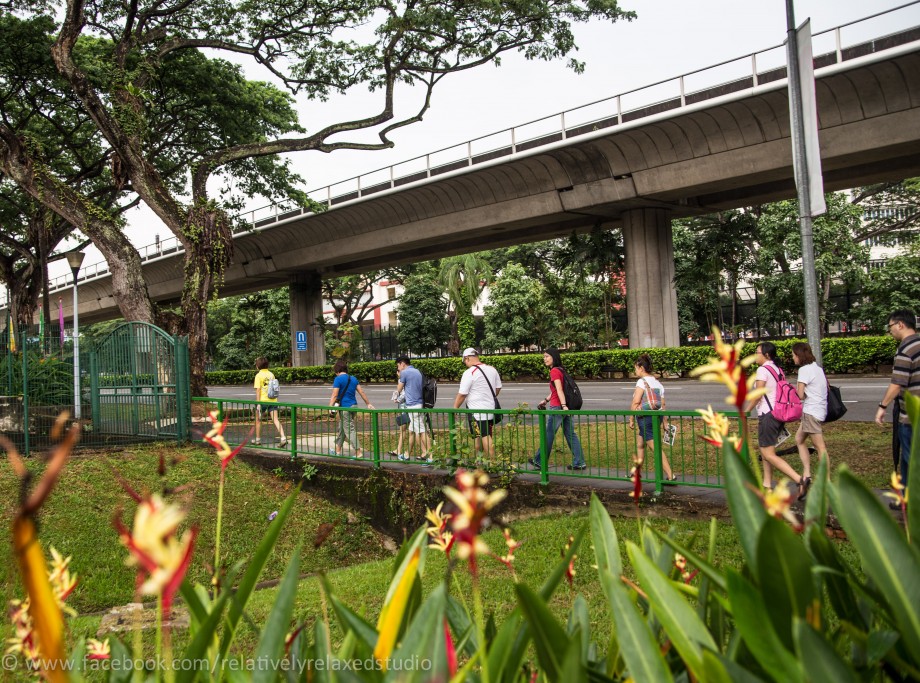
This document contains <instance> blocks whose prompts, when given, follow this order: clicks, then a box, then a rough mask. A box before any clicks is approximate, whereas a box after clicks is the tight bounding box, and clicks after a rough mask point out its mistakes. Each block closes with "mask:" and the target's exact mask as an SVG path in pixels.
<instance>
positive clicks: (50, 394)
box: [0, 348, 82, 406]
mask: <svg viewBox="0 0 920 683" xmlns="http://www.w3.org/2000/svg"><path fill="white" fill-rule="evenodd" d="M72 351H73V349H71V353H69V354H68V355H67V356H65V357H64V358H61V357H60V355H59V354H54V353H52V354H49V353H45V352H43V351H42V350H40V349H34V348H29V349H27V350H26V351H25V352H24V353H25V354H26V357H25V359H23V357H22V353H23V352H22V351H20V352H19V353H4V354H3V355H2V357H0V387H3V391H4V392H6V393H8V394H9V395H12V396H22V394H23V371H22V364H23V361H25V363H26V364H27V366H28V393H29V403H30V404H31V405H33V406H72V405H73V353H72ZM80 355H81V356H82V354H80ZM11 365H12V367H10V366H11ZM9 379H12V382H11V383H10V381H9Z"/></svg>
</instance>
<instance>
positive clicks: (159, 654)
mask: <svg viewBox="0 0 920 683" xmlns="http://www.w3.org/2000/svg"><path fill="white" fill-rule="evenodd" d="M162 661H163V600H162V599H158V600H157V659H156V670H157V672H156V680H157V681H159V680H160V662H162Z"/></svg>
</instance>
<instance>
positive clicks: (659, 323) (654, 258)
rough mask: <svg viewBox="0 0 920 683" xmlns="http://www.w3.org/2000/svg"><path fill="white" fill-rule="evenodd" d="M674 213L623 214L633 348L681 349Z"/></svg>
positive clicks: (630, 339) (660, 211) (630, 334)
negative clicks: (677, 347) (671, 214)
mask: <svg viewBox="0 0 920 683" xmlns="http://www.w3.org/2000/svg"><path fill="white" fill-rule="evenodd" d="M670 213H671V212H670V211H668V210H667V209H634V210H632V211H627V212H625V213H624V214H623V244H624V246H625V248H626V312H627V315H628V319H629V348H631V349H639V348H647V347H652V346H658V347H662V346H680V332H679V329H678V324H677V293H676V292H675V291H674V239H673V235H672V232H671V217H670Z"/></svg>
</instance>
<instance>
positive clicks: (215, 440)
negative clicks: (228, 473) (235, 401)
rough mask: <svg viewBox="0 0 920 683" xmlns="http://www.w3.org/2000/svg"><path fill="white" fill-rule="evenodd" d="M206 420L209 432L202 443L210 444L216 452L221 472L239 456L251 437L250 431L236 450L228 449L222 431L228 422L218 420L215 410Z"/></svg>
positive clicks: (228, 445)
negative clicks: (209, 422) (209, 424)
mask: <svg viewBox="0 0 920 683" xmlns="http://www.w3.org/2000/svg"><path fill="white" fill-rule="evenodd" d="M208 419H209V420H211V425H212V427H211V430H210V431H209V432H208V433H207V434H205V435H204V439H203V440H204V441H206V442H207V443H209V444H211V445H212V446H213V447H214V449H215V450H216V451H217V455H218V457H219V458H220V469H221V472H223V471H224V470H225V469H227V465H229V464H230V462H231V461H232V460H233V459H234V458H235V457H236V456H237V455H238V454H239V452H240V451H241V450H243V447H244V446H245V445H246V444H247V442H248V441H249V437H250V436H252V429H255V427H253V428H252V429H250V430H249V434H248V435H247V436H246V438H245V439H243V442H242V443H241V444H240V445H239V446H237V447H236V448H230V444H228V443H227V440H226V439H225V438H224V430H225V429H226V428H227V423H228V422H229V420H220V419H219V415H218V413H217V411H216V410H212V411H210V412H209V413H208Z"/></svg>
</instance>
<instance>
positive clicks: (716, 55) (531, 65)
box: [53, 0, 920, 275]
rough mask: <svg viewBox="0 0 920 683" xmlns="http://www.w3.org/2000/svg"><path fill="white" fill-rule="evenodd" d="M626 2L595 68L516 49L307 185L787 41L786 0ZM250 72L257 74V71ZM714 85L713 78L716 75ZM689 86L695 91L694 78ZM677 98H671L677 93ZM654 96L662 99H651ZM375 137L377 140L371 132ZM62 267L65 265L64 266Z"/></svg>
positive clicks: (598, 39) (849, 15)
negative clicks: (373, 148)
mask: <svg viewBox="0 0 920 683" xmlns="http://www.w3.org/2000/svg"><path fill="white" fill-rule="evenodd" d="M903 4H906V3H905V2H904V1H903V0H902V1H900V2H898V1H896V0H796V1H795V18H796V23H797V24H800V23H801V22H803V21H804V20H805V19H806V18H811V26H812V32H813V33H817V32H819V31H823V30H825V29H829V28H833V27H835V26H838V25H841V24H844V23H847V22H851V21H853V20H856V19H860V18H862V17H866V16H869V15H871V14H874V13H876V12H880V11H883V10H887V9H891V8H895V7H899V6H901V5H903ZM621 6H622V7H623V8H624V9H630V10H634V11H636V12H637V14H638V18H637V19H636V20H635V21H632V22H617V23H615V24H612V25H611V24H603V25H602V24H600V23H592V24H588V25H579V26H576V36H577V43H578V45H579V48H580V49H579V51H578V53H577V55H576V57H577V58H578V59H579V60H581V61H584V62H586V64H587V66H586V70H585V73H583V74H581V75H579V74H576V73H574V72H573V71H572V70H570V69H568V68H566V67H565V65H564V64H563V63H561V62H559V63H547V62H542V61H534V62H528V61H527V60H525V59H523V58H522V57H521V56H519V55H517V54H512V55H506V56H505V57H503V64H502V66H501V67H499V68H495V67H490V66H486V67H481V68H478V69H473V70H470V71H467V72H464V73H459V74H455V75H451V76H448V77H447V78H445V79H444V81H442V82H441V83H440V84H439V86H438V88H437V89H436V90H435V93H434V97H433V102H432V107H431V109H430V110H429V112H428V113H427V114H426V116H425V120H424V121H423V122H421V123H419V124H415V125H412V126H409V127H407V128H404V129H402V130H400V131H397V132H396V133H394V134H393V136H392V138H393V140H394V141H395V142H396V146H395V148H393V149H389V150H384V151H380V152H359V151H352V150H342V151H338V152H334V153H332V154H322V153H319V152H302V153H300V154H298V155H295V156H294V160H295V168H296V169H297V170H298V172H299V173H300V174H301V175H302V176H303V177H304V179H305V180H306V186H307V189H309V190H312V189H318V188H321V187H323V186H325V185H328V184H331V183H336V182H339V181H343V180H346V179H348V178H351V177H353V176H356V175H359V174H362V173H367V172H369V171H373V170H375V169H378V168H381V167H384V166H388V165H390V164H395V163H399V162H402V161H404V160H407V159H410V158H412V157H415V156H419V155H423V154H426V153H428V152H433V151H435V150H438V149H441V148H444V147H448V146H451V145H455V144H460V143H463V142H465V141H466V140H469V139H472V138H476V137H479V136H483V135H486V134H488V133H492V132H496V131H499V130H501V129H504V128H508V127H511V126H517V125H520V124H523V123H526V122H528V121H532V120H534V119H538V118H540V117H543V116H550V115H552V114H557V113H558V112H560V111H562V110H565V109H570V108H573V107H578V106H580V105H583V104H586V103H589V102H592V101H595V100H599V99H602V98H605V97H610V96H614V95H617V94H619V93H623V92H626V91H630V90H633V89H636V88H640V87H642V86H646V85H650V84H652V83H655V82H657V81H661V80H664V79H668V78H672V77H676V76H678V75H680V74H682V73H687V72H690V71H694V70H696V69H701V68H704V67H707V66H710V65H713V64H717V63H719V62H723V61H726V60H730V59H733V58H736V57H741V56H743V55H747V54H750V53H752V52H756V51H759V50H763V49H766V48H769V47H772V46H775V45H780V44H782V42H783V41H784V40H785V37H786V15H785V0H696V1H694V2H690V1H688V0H622V2H621ZM895 16H896V17H897V19H896V20H892V19H891V18H887V19H885V20H884V23H883V20H881V19H877V20H875V21H873V22H870V23H869V24H867V25H866V26H865V27H864V28H862V29H855V28H854V29H848V30H846V31H844V34H843V39H844V42H845V43H848V44H852V43H853V42H858V40H859V38H860V37H877V36H880V35H883V34H885V33H887V32H890V31H894V30H897V29H900V28H904V27H906V26H915V25H920V5H914V6H912V7H910V8H908V9H905V10H901V11H900V12H898V13H897V14H896V15H895ZM859 31H862V33H861V34H860V33H858V32H859ZM830 49H833V42H832V39H831V38H824V39H823V40H822V39H818V40H816V44H815V53H816V54H817V53H819V52H822V51H827V50H830ZM771 59H772V60H777V59H782V60H783V61H784V53H783V51H782V50H777V51H775V52H774V53H772V55H770V57H765V58H764V60H765V61H769V60H771ZM777 63H778V62H777ZM758 68H763V66H762V62H758ZM729 71H730V69H729V68H726V76H729V77H730V76H731V74H730V73H729ZM250 76H251V77H256V74H250ZM710 78H711V77H710ZM725 80H728V78H726V79H725ZM715 82H718V80H717V81H715ZM707 84H708V85H712V84H714V82H713V81H711V80H710V81H709V82H708V83H707ZM688 89H692V87H691V86H690V84H688ZM402 94H403V95H406V96H408V98H409V99H410V100H411V99H412V97H413V93H412V91H411V89H409V90H408V91H407V92H404V93H402ZM669 94H670V96H673V94H674V91H673V90H672V91H669ZM666 96H668V95H667V94H665V95H663V97H662V98H661V99H663V98H664V97H666ZM650 101H654V99H652V100H646V102H643V104H647V103H649V102H650ZM624 106H625V105H624ZM378 107H379V105H378V100H376V99H374V97H373V96H372V95H369V94H367V93H360V92H354V93H349V94H348V95H347V96H344V97H338V98H335V99H333V100H331V101H329V102H326V103H306V104H305V105H304V106H302V107H301V113H302V117H301V121H302V123H303V124H304V125H305V126H306V127H307V128H308V129H309V130H316V129H317V128H319V127H321V126H322V125H325V124H328V123H331V122H334V121H340V120H343V119H346V118H355V117H358V116H362V115H367V114H369V113H371V112H374V111H376V110H377V108H378ZM402 111H403V112H408V111H409V109H408V108H405V109H403V110H402ZM397 113H400V112H399V111H397ZM567 123H568V121H567ZM569 125H570V124H569ZM371 138H373V136H369V137H367V139H371ZM264 204H265V202H264V201H259V200H254V201H253V204H252V205H251V206H250V207H249V208H251V209H254V208H257V207H258V206H261V205H264ZM130 223H131V224H130V227H129V234H130V235H131V237H132V239H133V240H134V242H135V243H136V244H138V245H145V244H150V243H152V242H153V241H154V235H155V234H159V235H160V238H161V239H165V238H166V237H167V236H170V235H171V233H169V231H168V230H167V229H166V228H165V227H164V226H162V224H160V223H159V221H158V220H157V219H156V217H155V216H153V214H152V213H150V212H149V211H144V210H137V211H135V212H134V213H133V215H132V216H131V220H130ZM94 252H95V250H94V249H89V250H87V259H86V262H85V263H86V265H89V264H91V263H94V262H95V261H99V260H101V259H100V258H99V255H98V252H95V253H94ZM63 270H65V271H66V270H67V269H66V266H65V267H64V268H63ZM57 274H59V273H56V272H55V273H53V275H57Z"/></svg>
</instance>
